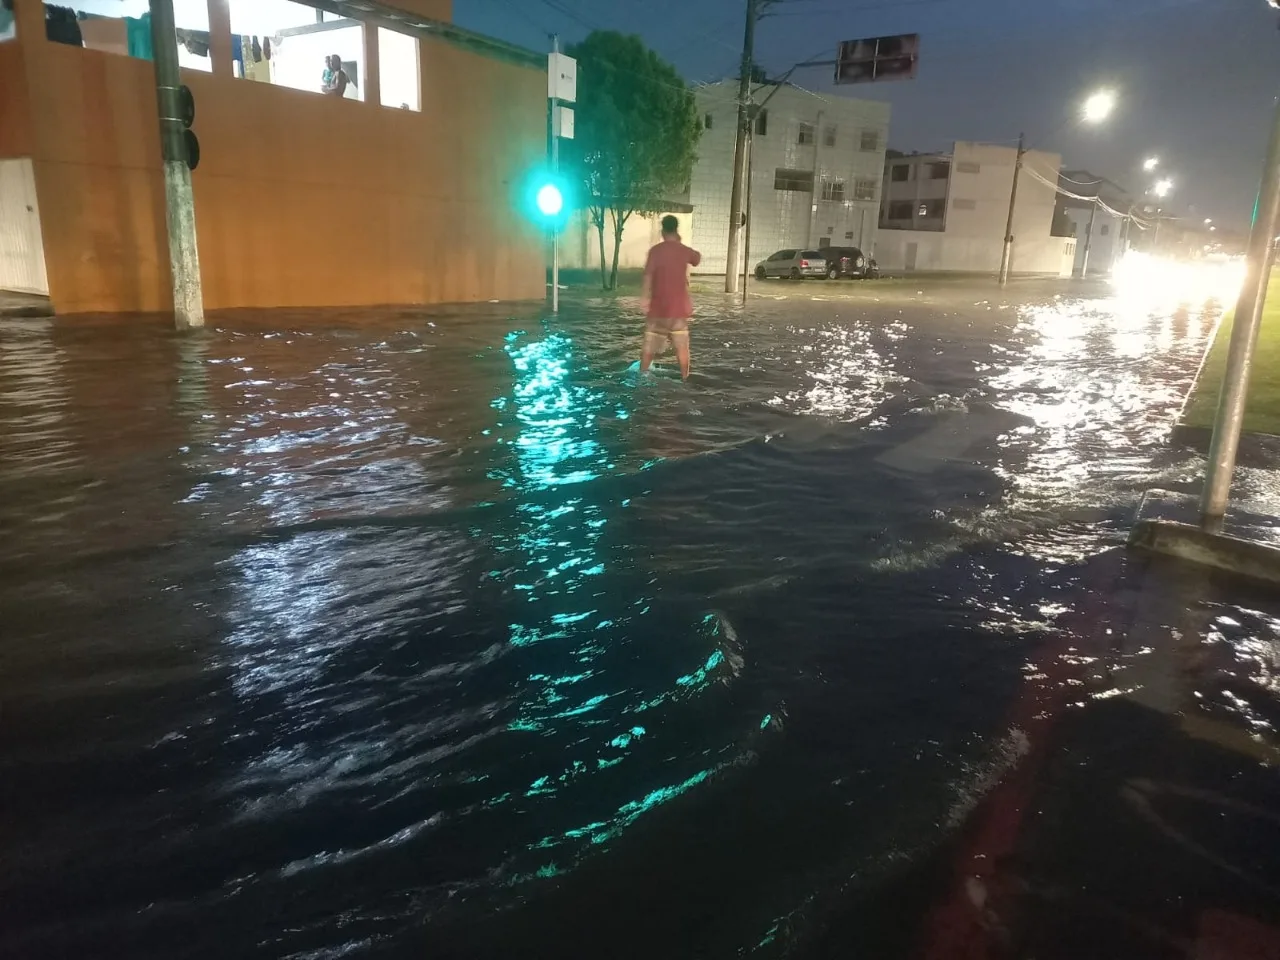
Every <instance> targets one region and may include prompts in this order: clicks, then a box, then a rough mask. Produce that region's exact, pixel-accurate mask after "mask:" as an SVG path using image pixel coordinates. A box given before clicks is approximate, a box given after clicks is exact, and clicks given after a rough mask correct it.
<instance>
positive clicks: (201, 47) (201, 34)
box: [178, 30, 209, 57]
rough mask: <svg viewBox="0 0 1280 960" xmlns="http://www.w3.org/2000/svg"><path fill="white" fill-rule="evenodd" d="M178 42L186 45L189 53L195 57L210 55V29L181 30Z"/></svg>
mask: <svg viewBox="0 0 1280 960" xmlns="http://www.w3.org/2000/svg"><path fill="white" fill-rule="evenodd" d="M178 43H180V44H182V46H184V47H186V48H187V53H189V54H191V55H192V56H193V57H207V56H208V55H209V31H208V30H179V31H178Z"/></svg>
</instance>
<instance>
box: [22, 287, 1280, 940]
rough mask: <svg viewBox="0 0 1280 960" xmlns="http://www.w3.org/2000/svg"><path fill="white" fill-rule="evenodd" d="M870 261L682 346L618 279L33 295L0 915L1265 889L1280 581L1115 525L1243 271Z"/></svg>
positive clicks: (711, 919) (760, 909) (585, 921)
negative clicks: (1268, 588)
mask: <svg viewBox="0 0 1280 960" xmlns="http://www.w3.org/2000/svg"><path fill="white" fill-rule="evenodd" d="M855 286H856V285H853V284H849V285H837V284H825V283H812V284H785V283H777V284H763V285H759V286H758V288H757V290H758V296H756V297H754V298H753V299H752V300H751V301H750V303H749V305H748V308H747V310H746V312H745V313H744V312H743V310H742V308H740V307H738V306H727V305H726V304H725V302H724V300H723V298H722V297H720V296H716V295H714V294H711V293H706V292H704V293H702V294H700V295H699V296H698V298H697V299H698V309H699V320H698V321H697V322H696V325H695V329H694V333H693V360H694V376H693V379H692V380H691V381H690V382H689V383H688V384H683V383H681V382H680V381H679V379H678V377H676V376H673V375H672V373H671V363H670V360H671V358H670V357H667V358H664V359H665V361H666V362H665V364H664V367H665V369H664V370H663V371H662V372H660V373H658V374H657V375H656V376H652V377H649V378H638V377H637V375H636V374H635V373H634V372H633V371H630V370H629V369H628V368H629V365H630V364H631V363H632V361H633V360H634V359H635V354H636V351H637V350H638V341H639V337H638V331H639V329H640V322H639V320H638V319H637V317H638V314H637V313H636V307H635V305H634V304H633V303H631V302H630V301H627V300H625V299H623V300H621V301H614V300H612V299H597V298H594V297H592V296H591V295H590V294H582V293H574V294H573V295H572V296H570V297H568V299H567V300H566V303H565V306H564V309H563V313H562V315H561V316H560V317H559V318H555V319H548V318H547V317H546V316H545V314H544V313H543V312H542V311H541V310H540V309H539V308H537V307H536V306H526V307H519V308H514V309H513V308H510V307H502V306H498V305H493V306H484V307H476V308H469V309H459V310H457V311H455V312H452V313H450V312H438V311H437V312H431V313H427V312H409V311H406V312H402V313H399V314H387V313H381V314H377V315H373V316H361V315H358V314H351V315H349V316H345V317H340V318H335V317H333V316H324V317H316V316H308V315H305V314H293V315H281V314H275V315H269V316H261V315H249V314H246V315H239V316H224V317H220V318H218V319H217V320H216V321H214V322H212V323H211V325H210V327H209V328H208V329H207V331H206V332H204V333H202V334H199V335H192V336H180V335H177V334H175V333H173V332H172V331H170V330H168V329H167V328H166V327H165V326H164V325H162V324H160V323H157V322H155V321H143V320H137V319H133V320H127V321H126V320H119V319H100V320H87V321H78V322H76V321H62V322H54V321H46V320H9V321H4V322H3V324H2V325H0V529H3V531H4V540H3V543H4V546H3V550H2V551H0V574H2V575H0V610H3V612H4V629H3V637H4V639H3V642H0V805H2V806H0V809H3V811H4V815H3V817H0V861H2V862H3V863H4V866H5V869H4V870H3V872H0V955H4V956H15V957H24V958H30V957H55V956H72V955H74V956H97V955H115V956H129V957H148V958H149V957H155V958H161V957H163V958H179V957H191V958H221V957H244V958H250V957H253V958H258V957H261V958H268V957H271V958H276V957H288V958H299V960H301V958H308V960H311V958H315V960H319V958H330V957H339V956H342V957H347V956H351V957H362V956H376V957H384V956H385V957H401V956H403V957H410V956H412V957H421V956H428V957H459V958H462V957H467V958H489V957H493V958H498V957H503V958H507V957H514V956H521V957H577V956H582V957H588V956H590V957H604V956H608V957H642V956H645V957H653V956H666V957H714V958H720V957H732V956H739V955H747V956H758V957H784V956H785V957H799V958H809V957H827V956H837V955H857V956H871V957H881V958H892V957H909V956H915V955H929V956H939V957H941V956H947V955H951V956H959V955H962V954H961V953H960V952H958V951H957V950H948V949H947V947H946V946H945V945H946V943H947V942H948V940H947V938H948V937H949V936H951V934H950V933H949V932H948V931H950V930H952V929H953V927H952V926H951V925H949V924H948V923H947V922H946V921H945V915H946V914H947V910H948V909H949V908H948V906H947V904H948V903H951V902H952V901H953V900H954V896H953V888H954V887H955V883H953V881H954V880H955V878H956V877H957V876H960V875H963V876H966V877H968V876H970V875H971V874H974V873H976V874H981V873H982V871H983V870H990V869H999V870H1000V871H1002V874H1001V875H1002V876H1003V877H1007V876H1009V875H1013V876H1016V877H1017V880H1016V881H1015V882H1012V883H1005V882H996V881H994V880H992V881H991V882H990V883H988V884H987V889H988V891H989V895H990V900H989V901H988V902H989V904H990V905H992V909H993V910H995V909H997V908H999V909H1000V911H1001V917H1002V918H1004V919H1003V921H1002V922H1003V923H1004V926H1005V927H1006V928H1007V929H1004V928H1002V930H1001V931H1000V932H997V933H992V934H991V936H992V937H993V938H995V939H996V940H998V941H1000V942H1006V943H1007V942H1013V943H1017V944H1023V945H1024V948H1023V953H1025V955H1027V956H1031V955H1033V954H1034V955H1035V956H1038V957H1041V958H1044V957H1059V956H1061V957H1064V958H1065V957H1080V956H1098V957H1102V956H1108V957H1110V956H1117V957H1119V956H1125V957H1163V956H1182V955H1184V954H1182V953H1178V952H1171V951H1173V947H1171V946H1170V942H1171V941H1178V942H1191V941H1194V939H1195V937H1196V935H1197V934H1196V930H1197V929H1198V925H1199V922H1200V921H1199V919H1198V918H1199V916H1200V914H1199V913H1198V912H1197V911H1198V910H1199V907H1197V906H1195V904H1194V903H1192V902H1191V901H1189V900H1187V899H1186V898H1185V897H1184V894H1186V893H1187V892H1188V891H1187V890H1184V889H1183V888H1182V886H1180V884H1182V882H1183V881H1182V880H1181V879H1180V878H1181V877H1183V875H1184V873H1185V876H1186V878H1187V881H1186V882H1187V884H1189V885H1190V887H1191V888H1194V889H1200V890H1202V891H1204V890H1212V891H1215V896H1217V900H1216V901H1215V902H1214V904H1213V905H1214V906H1215V907H1218V908H1223V909H1225V908H1227V907H1231V906H1240V909H1241V910H1242V912H1244V913H1246V914H1249V915H1251V916H1263V915H1265V913H1266V908H1267V905H1271V907H1275V906H1276V902H1277V901H1276V896H1277V895H1276V891H1277V890H1280V869H1278V868H1277V866H1276V863H1275V862H1274V860H1275V858H1274V857H1271V858H1270V860H1268V859H1267V856H1266V855H1265V851H1266V850H1268V849H1269V850H1271V851H1274V849H1276V847H1275V845H1274V844H1271V845H1270V846H1267V845H1266V844H1267V843H1270V841H1269V840H1266V838H1268V837H1269V838H1271V839H1273V840H1275V841H1277V842H1280V827H1278V826H1277V825H1278V824H1280V821H1277V820H1276V819H1275V818H1274V817H1271V818H1270V819H1268V815H1266V814H1262V815H1260V816H1255V813H1256V812H1257V811H1259V810H1265V809H1266V808H1267V806H1268V802H1270V804H1271V806H1270V809H1271V810H1272V811H1274V809H1275V806H1274V802H1275V800H1276V798H1277V797H1280V782H1277V781H1276V780H1275V779H1274V777H1275V774H1274V763H1275V757H1273V756H1272V754H1271V753H1270V752H1268V751H1274V749H1275V747H1274V745H1275V744H1276V743H1277V737H1276V731H1275V724H1277V723H1280V685H1278V681H1277V680H1276V676H1277V672H1278V671H1280V600H1277V599H1275V598H1274V597H1271V596H1268V595H1267V593H1266V592H1265V591H1264V590H1261V589H1256V588H1252V587H1248V586H1240V585H1239V584H1235V585H1232V584H1230V583H1229V582H1226V581H1223V580H1221V579H1216V578H1207V579H1206V578H1205V577H1204V575H1201V574H1195V573H1188V572H1187V571H1185V570H1182V569H1180V568H1178V567H1176V566H1173V565H1171V564H1164V563H1154V562H1150V561H1146V560H1143V559H1142V558H1139V557H1135V556H1133V555H1131V554H1128V553H1127V552H1126V551H1125V550H1124V549H1123V543H1124V538H1125V536H1126V534H1127V532H1128V529H1129V527H1130V525H1131V523H1132V521H1133V518H1134V516H1135V513H1136V511H1137V509H1138V505H1139V502H1140V500H1141V499H1142V497H1143V494H1144V493H1145V492H1146V491H1148V490H1149V489H1152V488H1159V489H1163V490H1168V491H1174V492H1181V493H1194V492H1196V491H1197V490H1198V484H1199V480H1200V477H1201V476H1202V471H1203V459H1202V458H1201V457H1200V456H1199V455H1197V454H1195V453H1192V452H1190V451H1183V450H1177V449H1175V448H1173V447H1171V446H1170V445H1169V443H1168V435H1169V430H1170V428H1171V426H1172V424H1173V422H1174V420H1175V419H1176V417H1177V413H1178V411H1179V409H1180V407H1181V404H1182V401H1183V397H1184V396H1185V394H1186V391H1187V389H1188V388H1189V386H1190V384H1191V382H1192V380H1193V378H1194V377H1195V374H1196V371H1197V368H1198V365H1199V363H1200V360H1201V357H1202V355H1203V353H1204V350H1205V347H1206V345H1207V342H1208V339H1209V338H1210V337H1211V336H1212V333H1213V330H1214V328H1215V324H1216V322H1217V319H1218V314H1219V310H1220V308H1219V307H1218V306H1217V305H1216V304H1215V303H1214V302H1212V301H1209V302H1206V301H1205V300H1204V298H1203V297H1199V298H1191V297H1187V296H1178V295H1177V294H1176V292H1167V291H1165V292H1161V293H1160V294H1157V293H1154V292H1152V291H1133V290H1130V291H1125V290H1119V291H1116V290H1113V289H1111V288H1110V287H1109V286H1105V285H1102V284H1089V285H1084V286H1071V285H1069V284H1058V283H1022V284H1017V283H1015V284H1013V285H1011V286H1010V287H1009V288H1008V289H1009V292H1008V294H1007V295H1006V294H1004V293H1000V292H998V291H997V290H996V289H995V288H992V287H989V286H977V285H973V284H953V285H950V286H947V285H943V286H941V287H939V288H938V289H937V290H934V292H917V288H915V287H914V286H910V285H907V284H904V283H901V282H897V281H889V282H886V283H885V284H883V285H882V286H880V287H865V288H859V289H856V290H855V289H853V288H854V287H855ZM1240 490H1241V491H1242V492H1243V494H1244V495H1245V496H1246V497H1248V498H1250V499H1251V501H1252V502H1253V503H1254V506H1255V507H1256V508H1257V509H1259V510H1267V509H1269V512H1270V513H1271V514H1275V513H1276V512H1280V511H1278V510H1277V509H1276V506H1280V504H1276V503H1275V501H1274V499H1273V498H1274V491H1275V490H1276V482H1275V476H1274V474H1273V473H1271V472H1269V471H1266V470H1259V469H1250V470H1245V471H1243V472H1242V482H1241V487H1240ZM1269 505H1270V506H1269ZM1156 743H1158V744H1160V747H1159V749H1156V748H1155V747H1153V744H1156ZM1198 750H1203V751H1211V753H1206V754H1205V756H1206V759H1204V760H1203V762H1201V761H1200V760H1199V759H1197V758H1199V757H1200V754H1199V753H1197V752H1196V751H1198ZM1161 751H1164V752H1161ZM1268 763H1271V764H1273V766H1271V767H1270V768H1268V767H1267V766H1266V764H1268ZM1142 764H1155V769H1154V770H1150V769H1144V770H1143V771H1137V768H1138V767H1140V766H1141V765H1142ZM1215 764H1216V766H1215ZM1019 769H1022V770H1023V773H1021V774H1018V775H1017V776H1015V777H1014V778H1013V780H1014V783H1013V786H1011V787H1009V786H1008V785H1007V784H1006V787H1001V788H997V787H996V785H997V784H998V783H1000V782H1001V779H1002V777H1004V776H1005V775H1006V774H1008V773H1010V771H1014V772H1015V773H1017V770H1019ZM1210 769H1212V770H1213V771H1215V772H1214V773H1212V774H1208V773H1204V771H1206V770H1210ZM1135 771H1137V772H1135ZM1202 774H1204V776H1205V777H1209V779H1210V781H1211V785H1210V786H1206V785H1205V783H1204V782H1202V780H1201V779H1197V778H1200V777H1201V775H1202ZM1019 778H1021V779H1019ZM1215 778H1216V779H1215ZM1023 780H1026V781H1027V782H1026V783H1022V781H1023ZM993 789H994V790H995V791H996V793H997V794H998V793H999V791H1000V790H1002V789H1011V790H1014V791H1017V790H1022V792H1021V793H1015V794H1009V795H1006V796H1004V797H1003V799H1002V796H1001V795H996V796H992V791H993ZM1188 791H1191V793H1188ZM1268 791H1270V793H1268ZM1208 793H1212V796H1211V797H1208V798H1206V794H1208ZM984 797H987V798H988V799H989V800H990V801H991V808H992V809H995V810H1005V809H1007V810H1012V811H1015V813H1014V814H1008V815H1007V816H1006V815H1005V814H998V815H997V820H996V821H992V822H993V824H995V825H994V826H992V828H991V830H992V831H995V832H994V833H992V832H990V831H987V832H983V830H985V828H983V827H982V824H983V823H985V822H986V821H985V820H982V819H981V818H982V817H983V816H986V814H984V813H983V812H982V811H983V810H984V809H985V808H983V807H980V806H979V801H980V800H982V799H983V798H984ZM1170 798H1172V799H1170ZM1006 801H1007V803H1006ZM1002 803H1005V806H1004V807H1002V806H1001V804H1002ZM1224 809H1225V810H1227V811H1229V812H1230V816H1231V817H1235V818H1245V819H1249V818H1253V819H1251V820H1249V822H1250V824H1251V825H1250V826H1249V828H1248V830H1249V833H1250V835H1251V836H1252V837H1253V841H1252V842H1251V843H1246V844H1241V843H1239V842H1238V841H1237V840H1236V839H1235V838H1234V837H1233V836H1228V835H1227V833H1226V832H1224V828H1223V827H1222V826H1221V821H1222V819H1223V816H1222V811H1223V810H1224ZM1242 810H1248V811H1251V812H1249V813H1248V814H1245V813H1242V812H1241V811H1242ZM975 811H978V813H977V814H975ZM1116 811H1120V812H1116ZM1126 811H1127V812H1126ZM973 816H977V817H978V818H979V819H978V820H977V821H973V820H972V819H971V818H972V817H973ZM1000 817H1003V818H1004V819H1000ZM1126 817H1131V820H1127V819H1126V820H1122V818H1126ZM1010 818H1012V819H1010ZM1255 820H1256V822H1254V821H1255ZM1006 821H1007V822H1006ZM974 822H977V824H978V827H979V828H980V829H979V833H980V834H981V836H980V837H979V838H978V839H975V838H974V836H973V835H972V829H971V828H972V826H973V824H974ZM1001 831H1004V832H1001ZM1006 833H1007V834H1008V837H1007V840H1004V841H1000V843H1004V844H1005V848H1002V849H1004V852H1005V854H1006V855H1007V857H1008V858H1009V860H1008V861H1007V862H1004V861H1002V862H1001V863H1000V864H993V863H991V862H990V861H991V858H990V857H989V856H987V854H986V853H984V852H982V851H983V850H985V849H986V848H981V849H980V846H981V843H989V842H991V840H990V838H991V837H992V836H997V837H1003V836H1005V834H1006ZM1135 836H1138V837H1139V838H1140V839H1141V842H1142V843H1146V844H1149V846H1147V847H1142V848H1141V849H1140V850H1138V852H1135V853H1133V857H1132V859H1131V858H1130V855H1129V853H1128V852H1126V848H1125V847H1124V844H1125V843H1126V842H1128V839H1130V838H1132V837H1135ZM983 838H985V839H983ZM975 844H978V846H975ZM997 846H999V843H997ZM1006 848H1007V849H1006ZM1260 851H1263V852H1260ZM979 856H981V857H986V861H985V862H986V864H987V865H986V866H984V867H980V868H979V867H974V868H972V869H971V865H970V866H967V865H966V864H969V861H968V860H966V858H973V857H979ZM1010 864H1013V866H1010ZM1180 871H1183V872H1180ZM1138 876H1140V877H1142V878H1143V879H1141V880H1135V879H1134V877H1138ZM966 882H969V881H966ZM1094 883H1096V884H1099V885H1101V886H1099V887H1098V888H1097V889H1092V890H1086V889H1085V888H1086V887H1087V886H1088V885H1089V884H1094ZM1215 883H1216V884H1218V886H1214V884H1215ZM1161 884H1164V886H1161ZM1197 884H1199V885H1200V886H1199V887H1198V888H1197V887H1196V885H1197ZM1108 885H1110V886H1108ZM1144 885H1145V886H1144ZM971 886H972V885H971V884H970V888H971ZM961 888H962V889H969V888H965V887H964V885H963V884H961ZM1157 888H1158V889H1157ZM1082 891H1083V892H1082ZM1124 897H1129V900H1125V901H1123V902H1121V900H1122V898H1124ZM1098 904H1104V905H1105V908H1104V907H1099V906H1098ZM1005 907H1007V908H1008V911H1007V912H1005V911H1004V908H1005ZM1273 915H1274V914H1273ZM1009 916H1016V917H1017V918H1018V919H1017V920H1016V921H1010V920H1008V917H1009ZM1064 917H1076V918H1085V919H1087V920H1088V923H1087V924H1085V925H1084V926H1083V927H1082V928H1081V929H1079V930H1075V932H1071V933H1069V932H1067V931H1066V930H1065V929H1055V928H1054V927H1053V924H1052V922H1051V921H1050V919H1049V918H1059V922H1065V921H1062V920H1061V918H1064ZM939 918H942V919H939ZM1108 924H1111V926H1108ZM1153 931H1154V932H1153ZM1124 936H1128V937H1130V939H1128V940H1123V937H1124ZM1073 937H1074V938H1075V939H1074V940H1073V939H1072V938H1073ZM1090 937H1093V938H1095V939H1093V940H1090V939H1089V938H1090ZM1081 938H1084V939H1081ZM1179 938H1182V939H1181V940H1179ZM1121 940H1123V942H1124V944H1125V946H1124V949H1123V950H1121V949H1119V948H1118V947H1117V948H1116V949H1115V952H1108V951H1107V950H1103V949H1099V948H1098V943H1099V942H1106V943H1117V942H1120V941H1121Z"/></svg>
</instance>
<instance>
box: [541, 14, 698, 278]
mask: <svg viewBox="0 0 1280 960" xmlns="http://www.w3.org/2000/svg"><path fill="white" fill-rule="evenodd" d="M568 52H569V55H570V56H572V57H574V58H575V59H576V60H577V61H578V102H577V104H576V105H575V117H574V126H575V130H574V139H573V140H570V141H566V142H565V144H564V147H565V154H566V156H567V158H568V159H569V160H570V170H572V171H573V172H574V173H575V175H576V176H577V177H578V178H579V180H580V183H581V190H580V191H579V192H580V196H581V197H582V198H583V201H584V206H585V208H586V210H587V214H588V216H589V218H590V220H591V222H592V224H594V225H595V227H596V230H597V232H598V236H599V240H600V280H601V283H602V285H603V286H604V287H605V289H609V288H612V287H614V286H616V284H617V281H618V252H619V250H620V249H621V246H622V232H623V230H624V228H625V227H626V223H627V220H628V219H629V218H630V217H631V215H632V214H633V213H661V212H663V211H664V210H665V209H668V208H669V207H668V205H669V204H670V202H671V201H672V200H675V199H677V198H679V197H682V196H684V195H685V193H686V192H687V190H688V188H689V180H690V178H691V177H692V175H693V164H694V160H695V159H696V158H697V155H696V152H695V151H696V150H697V146H698V139H699V137H700V136H701V135H702V125H701V124H700V123H699V122H698V108H697V105H696V103H695V102H694V99H693V93H692V91H690V89H689V87H688V85H687V84H686V83H685V82H684V80H683V79H682V78H681V77H680V75H679V74H678V73H676V70H675V68H674V67H673V66H671V64H669V63H667V62H666V61H665V60H663V59H662V58H661V57H659V56H658V55H657V54H656V53H654V52H653V51H652V50H650V49H649V48H648V47H646V46H645V45H644V42H643V41H641V40H640V38H639V37H636V36H627V35H624V34H621V33H616V32H614V31H611V30H597V31H594V32H593V33H591V34H590V35H589V36H588V37H587V38H586V39H585V40H583V41H582V42H581V43H579V44H576V45H574V46H572V47H570V48H569V51H568ZM610 215H611V216H610ZM606 229H609V230H610V231H611V233H612V235H613V268H612V270H611V271H610V273H609V275H608V277H607V278H606V276H605V257H604V250H605V245H604V239H605V231H606Z"/></svg>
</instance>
